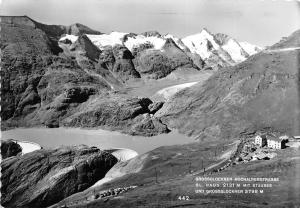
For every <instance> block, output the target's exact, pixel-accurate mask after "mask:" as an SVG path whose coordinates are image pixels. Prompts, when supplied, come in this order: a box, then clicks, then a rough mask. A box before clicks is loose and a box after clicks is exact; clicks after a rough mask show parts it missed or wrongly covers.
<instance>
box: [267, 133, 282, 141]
mask: <svg viewBox="0 0 300 208" xmlns="http://www.w3.org/2000/svg"><path fill="white" fill-rule="evenodd" d="M266 137H267V140H273V141H276V142H281V141H282V140H281V139H279V138H278V137H275V136H273V135H270V134H267V135H266Z"/></svg>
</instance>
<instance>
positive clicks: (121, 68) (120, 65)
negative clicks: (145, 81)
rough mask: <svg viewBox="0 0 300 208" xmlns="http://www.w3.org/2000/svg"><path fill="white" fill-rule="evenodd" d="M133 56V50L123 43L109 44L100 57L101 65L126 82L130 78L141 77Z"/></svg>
mask: <svg viewBox="0 0 300 208" xmlns="http://www.w3.org/2000/svg"><path fill="white" fill-rule="evenodd" d="M133 58H134V57H133V56H132V54H131V52H130V51H129V50H128V49H127V48H126V47H125V46H123V45H115V46H114V47H109V46H108V47H106V48H105V49H104V50H103V51H102V53H101V55H100V57H99V65H100V66H101V67H103V68H105V69H108V70H110V71H111V72H112V73H113V74H115V75H116V77H118V78H119V79H120V80H122V81H124V82H125V81H127V80H128V79H132V78H140V74H139V73H138V72H137V71H136V69H135V67H134V64H133V62H132V59H133Z"/></svg>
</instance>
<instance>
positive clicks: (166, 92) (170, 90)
mask: <svg viewBox="0 0 300 208" xmlns="http://www.w3.org/2000/svg"><path fill="white" fill-rule="evenodd" d="M197 83H198V82H189V83H184V84H180V85H174V86H171V87H167V88H164V89H161V90H159V91H158V92H157V94H158V95H162V96H163V97H164V98H165V99H166V100H168V99H169V98H170V97H172V96H173V95H175V94H176V93H177V92H179V91H180V90H183V89H185V88H188V87H191V86H193V85H195V84H197Z"/></svg>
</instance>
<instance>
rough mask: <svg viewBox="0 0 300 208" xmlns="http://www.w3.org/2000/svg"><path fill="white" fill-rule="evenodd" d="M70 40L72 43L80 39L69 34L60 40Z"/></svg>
mask: <svg viewBox="0 0 300 208" xmlns="http://www.w3.org/2000/svg"><path fill="white" fill-rule="evenodd" d="M66 39H68V40H70V41H71V42H72V43H74V42H76V40H77V39H78V36H76V35H69V34H65V36H63V37H61V38H60V39H59V41H63V40H66Z"/></svg>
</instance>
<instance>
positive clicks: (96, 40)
mask: <svg viewBox="0 0 300 208" xmlns="http://www.w3.org/2000/svg"><path fill="white" fill-rule="evenodd" d="M127 34H128V33H124V32H111V33H110V34H102V35H87V36H88V38H89V39H90V40H91V41H92V43H93V44H94V45H96V46H97V47H98V48H100V49H101V50H102V49H104V47H105V46H112V47H113V46H115V45H117V44H121V45H122V44H123V38H124V36H125V35H127Z"/></svg>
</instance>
